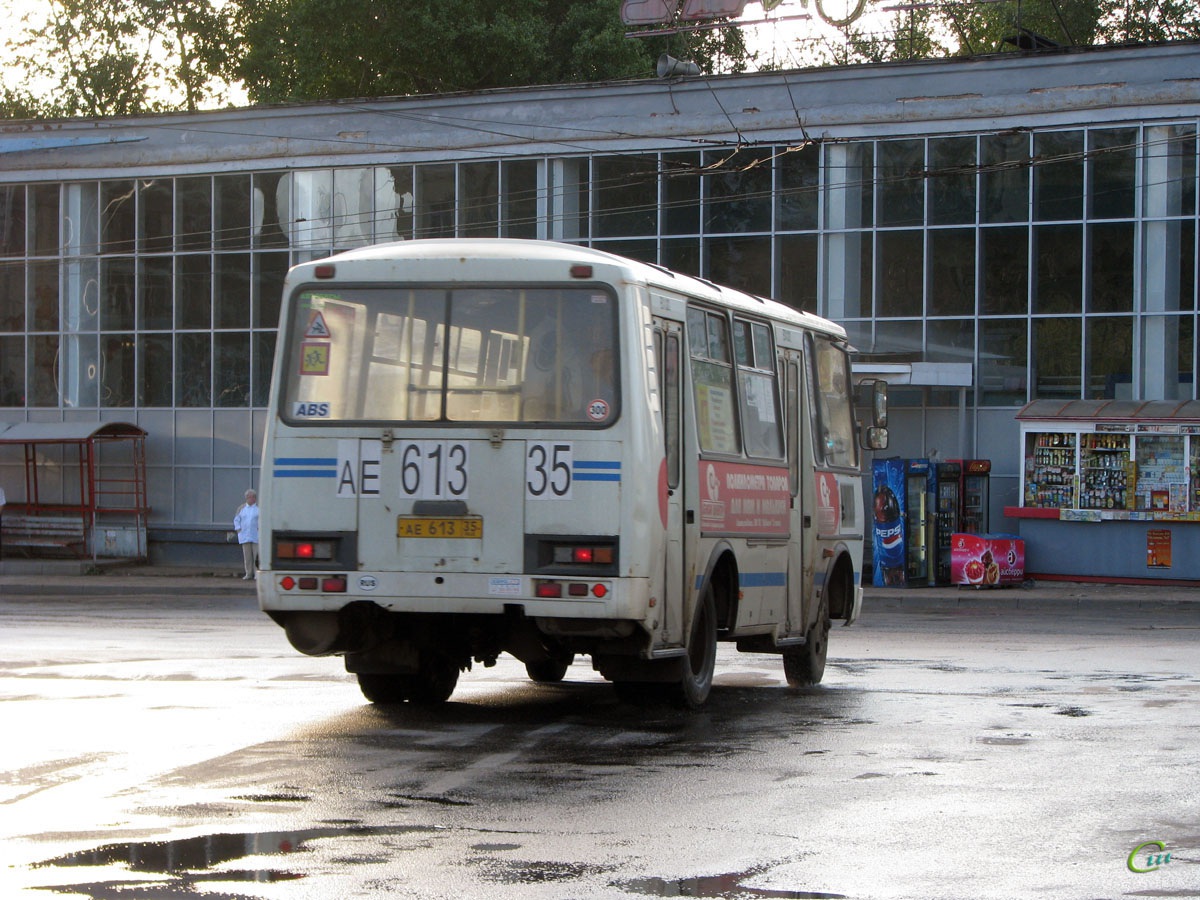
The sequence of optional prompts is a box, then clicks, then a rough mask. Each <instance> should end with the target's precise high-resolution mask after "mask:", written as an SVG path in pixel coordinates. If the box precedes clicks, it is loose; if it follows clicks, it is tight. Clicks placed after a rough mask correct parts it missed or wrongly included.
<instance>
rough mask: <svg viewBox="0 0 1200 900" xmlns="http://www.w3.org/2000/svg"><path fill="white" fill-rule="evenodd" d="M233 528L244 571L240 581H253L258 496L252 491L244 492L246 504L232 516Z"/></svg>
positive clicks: (256, 548) (256, 541)
mask: <svg viewBox="0 0 1200 900" xmlns="http://www.w3.org/2000/svg"><path fill="white" fill-rule="evenodd" d="M233 528H234V531H236V532H237V538H238V543H239V544H241V545H242V564H243V565H244V566H245V569H246V574H245V575H243V576H242V580H243V581H251V580H253V579H254V561H255V557H256V556H257V554H258V494H256V493H255V492H254V491H253V490H249V491H246V502H245V503H243V504H242V505H241V506H239V507H238V511H237V513H236V514H234V517H233Z"/></svg>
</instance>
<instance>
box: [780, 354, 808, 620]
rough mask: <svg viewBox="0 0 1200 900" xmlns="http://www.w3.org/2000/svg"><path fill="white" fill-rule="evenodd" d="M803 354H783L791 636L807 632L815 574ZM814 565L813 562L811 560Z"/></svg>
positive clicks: (788, 585) (788, 587) (788, 592)
mask: <svg viewBox="0 0 1200 900" xmlns="http://www.w3.org/2000/svg"><path fill="white" fill-rule="evenodd" d="M803 360H804V357H803V355H802V354H800V353H797V352H796V351H794V350H785V351H784V357H783V390H784V398H783V409H784V427H785V428H786V429H787V460H788V487H789V490H790V492H791V495H792V502H791V507H792V508H791V523H790V524H791V535H792V538H791V540H790V541H788V561H787V628H786V633H787V634H789V635H801V634H803V633H804V595H805V593H806V592H807V591H808V590H809V587H808V585H809V584H810V583H811V580H812V576H811V575H810V574H808V573H806V572H805V571H804V562H805V548H806V545H807V544H808V542H809V540H810V536H811V533H812V522H811V520H810V517H809V516H808V515H807V513H806V512H805V499H806V498H805V491H804V478H803V477H802V474H803V472H804V471H806V470H805V468H804V460H805V454H804V435H805V428H804V423H805V422H806V421H807V413H806V412H805V409H804V396H805V395H804V389H803V384H802V382H801V379H802V378H803V367H802V366H803ZM809 563H810V565H811V564H812V561H811V560H810V561H809Z"/></svg>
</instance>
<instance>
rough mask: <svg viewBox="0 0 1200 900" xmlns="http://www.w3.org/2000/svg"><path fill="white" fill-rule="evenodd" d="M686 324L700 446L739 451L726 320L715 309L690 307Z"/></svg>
mask: <svg viewBox="0 0 1200 900" xmlns="http://www.w3.org/2000/svg"><path fill="white" fill-rule="evenodd" d="M687 325H688V349H689V350H690V356H691V362H692V391H693V393H694V395H695V397H694V402H695V405H696V431H697V433H698V434H699V437H700V449H701V450H704V451H707V452H712V453H739V452H740V451H741V449H742V448H741V441H740V440H739V439H738V423H737V411H736V407H737V401H736V399H735V398H736V394H735V392H734V389H733V361H732V360H731V359H730V357H729V338H728V335H729V325H728V322H727V321H726V319H725V317H724V316H722V315H720V314H718V313H714V312H708V311H707V310H704V309H699V308H697V307H692V308H690V309H689V310H688V313H687Z"/></svg>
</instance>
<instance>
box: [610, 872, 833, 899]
mask: <svg viewBox="0 0 1200 900" xmlns="http://www.w3.org/2000/svg"><path fill="white" fill-rule="evenodd" d="M763 871H765V870H764V869H749V870H747V871H745V872H729V873H726V874H724V875H700V876H697V877H695V878H680V879H677V880H674V881H671V880H668V879H665V878H641V879H638V880H636V881H626V882H624V883H623V884H621V885H619V887H622V888H624V889H625V890H627V891H632V892H634V893H638V894H647V895H649V896H651V897H709V898H716V900H733V898H737V900H755V898H758V897H782V898H790V900H838V898H845V896H846V895H845V894H829V893H825V892H822V891H790V890H779V889H776V888H756V887H747V886H746V885H744V884H742V882H743V881H746V880H747V879H749V878H752V877H754V876H755V875H759V874H761V873H762V872H763Z"/></svg>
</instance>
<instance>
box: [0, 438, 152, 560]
mask: <svg viewBox="0 0 1200 900" xmlns="http://www.w3.org/2000/svg"><path fill="white" fill-rule="evenodd" d="M17 448H20V449H19V450H18V449H17ZM10 454H11V456H17V455H18V454H20V458H21V460H22V462H23V466H24V476H25V494H24V498H23V499H22V498H19V497H18V496H15V494H16V491H15V490H12V489H11V488H10V489H9V490H8V492H7V494H8V502H7V505H6V506H5V508H4V511H3V518H2V520H0V552H2V553H4V554H5V555H9V554H11V553H13V552H21V553H24V554H26V555H63V554H72V555H74V556H77V557H80V558H84V557H89V556H90V557H91V558H93V559H96V558H99V557H111V558H129V559H139V560H140V559H145V558H146V557H147V555H148V551H147V546H146V520H147V517H148V516H149V513H150V508H149V506H148V505H147V501H146V432H145V430H143V429H142V428H139V427H138V426H137V425H130V424H128V423H124V422H102V423H101V422H21V423H18V424H15V425H5V424H4V423H0V462H3V463H8V462H9V461H10Z"/></svg>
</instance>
